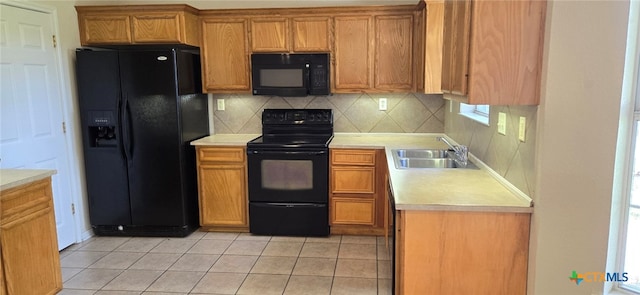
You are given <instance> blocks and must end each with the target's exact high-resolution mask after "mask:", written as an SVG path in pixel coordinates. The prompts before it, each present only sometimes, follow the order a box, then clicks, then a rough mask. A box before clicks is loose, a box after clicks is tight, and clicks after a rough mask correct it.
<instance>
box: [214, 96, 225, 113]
mask: <svg viewBox="0 0 640 295" xmlns="http://www.w3.org/2000/svg"><path fill="white" fill-rule="evenodd" d="M216 103H217V104H218V111H224V98H219V99H217V100H216Z"/></svg>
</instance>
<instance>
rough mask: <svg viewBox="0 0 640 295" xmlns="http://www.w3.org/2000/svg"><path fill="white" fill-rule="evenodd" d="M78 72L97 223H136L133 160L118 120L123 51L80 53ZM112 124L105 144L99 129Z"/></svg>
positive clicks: (90, 196)
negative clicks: (131, 189) (131, 187)
mask: <svg viewBox="0 0 640 295" xmlns="http://www.w3.org/2000/svg"><path fill="white" fill-rule="evenodd" d="M76 76H77V77H76V79H77V87H78V100H79V101H78V104H79V108H80V119H81V127H80V129H81V133H82V137H83V150H84V161H85V175H86V185H87V196H88V204H89V219H90V222H91V225H130V224H131V209H130V206H129V186H128V178H127V162H126V159H125V157H124V151H123V144H122V134H121V126H120V122H119V121H118V119H119V114H120V113H119V107H120V102H121V101H120V93H121V91H120V90H121V89H120V70H119V67H118V53H117V52H116V51H90V50H79V51H77V52H76ZM105 114H107V115H105ZM107 126H111V127H109V128H111V129H110V132H113V134H110V135H109V136H110V138H112V139H111V140H103V141H104V142H110V144H101V143H100V141H98V139H99V138H98V133H99V132H103V131H104V130H105V129H104V128H105V127H107ZM99 129H100V130H99ZM102 139H105V138H104V137H103V138H102ZM113 142H115V144H113Z"/></svg>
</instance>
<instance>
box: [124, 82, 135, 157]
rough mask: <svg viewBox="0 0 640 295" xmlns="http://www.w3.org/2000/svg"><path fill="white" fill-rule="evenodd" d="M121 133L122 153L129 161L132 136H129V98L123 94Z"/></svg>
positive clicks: (131, 151) (131, 149)
mask: <svg viewBox="0 0 640 295" xmlns="http://www.w3.org/2000/svg"><path fill="white" fill-rule="evenodd" d="M122 118H123V119H122V125H123V126H122V133H123V137H124V138H123V140H122V141H123V142H124V145H123V146H124V154H125V156H126V157H127V161H131V159H132V156H133V136H131V109H130V108H129V100H128V99H127V96H126V95H125V96H124V107H123V108H122Z"/></svg>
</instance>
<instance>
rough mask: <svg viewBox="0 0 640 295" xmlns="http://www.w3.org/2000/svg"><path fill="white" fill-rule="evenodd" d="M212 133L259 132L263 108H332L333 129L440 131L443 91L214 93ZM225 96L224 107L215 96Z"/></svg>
mask: <svg viewBox="0 0 640 295" xmlns="http://www.w3.org/2000/svg"><path fill="white" fill-rule="evenodd" d="M382 97H385V98H387V110H386V111H380V110H378V98H382ZM212 98H213V131H214V133H215V134H240V133H261V132H262V129H261V128H262V123H261V121H260V118H261V115H262V110H263V109H268V108H282V109H291V108H297V109H313V108H319V109H333V120H334V131H335V132H361V133H368V132H375V133H431V132H436V133H442V132H444V120H445V119H444V106H445V100H444V99H443V98H442V95H428V94H420V93H387V94H334V95H330V96H307V97H278V96H253V95H251V94H214V95H212ZM217 99H224V102H225V110H224V111H221V110H218V109H217V104H216V100H217Z"/></svg>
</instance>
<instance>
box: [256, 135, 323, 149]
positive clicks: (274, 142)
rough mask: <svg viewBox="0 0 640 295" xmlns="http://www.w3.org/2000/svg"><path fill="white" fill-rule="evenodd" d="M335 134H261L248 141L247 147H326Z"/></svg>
mask: <svg viewBox="0 0 640 295" xmlns="http://www.w3.org/2000/svg"><path fill="white" fill-rule="evenodd" d="M331 139H333V135H330V136H327V135H278V136H269V135H267V136H260V137H257V138H255V139H253V140H252V141H250V142H248V143H247V147H250V148H252V147H253V148H255V147H262V148H326V147H328V146H329V143H330V142H331Z"/></svg>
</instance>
